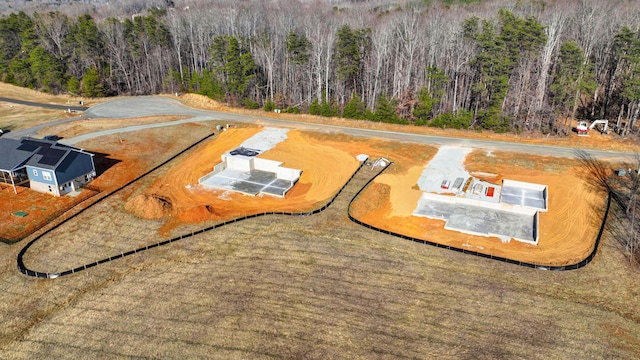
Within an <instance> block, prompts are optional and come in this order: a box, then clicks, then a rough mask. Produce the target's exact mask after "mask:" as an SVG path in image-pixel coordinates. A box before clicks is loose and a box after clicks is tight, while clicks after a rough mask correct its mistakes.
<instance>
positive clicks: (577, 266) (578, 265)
mask: <svg viewBox="0 0 640 360" xmlns="http://www.w3.org/2000/svg"><path fill="white" fill-rule="evenodd" d="M392 164H393V163H389V164H387V166H385V167H384V168H383V169H382V170H381V171H380V172H378V174H376V176H374V177H373V178H371V179H370V180H369V181H367V183H366V184H365V185H364V186H363V187H362V188H361V189H360V190H359V191H358V192H357V193H356V195H355V196H354V197H353V198H352V199H351V201H350V202H349V207H348V216H349V219H350V220H351V221H353V222H354V223H356V224H358V225H361V226H364V227H366V228H368V229H371V230H375V231H378V232H381V233H384V234H387V235H391V236H395V237H398V238H401V239H404V240H409V241H413V242H417V243H420V244H424V245H430V246H435V247H438V248H442V249H447V250H453V251H457V252H461V253H463V254H467V255H474V256H478V257H482V258H486V259H491V260H497V261H502V262H506V263H509V264H514V265H518V266H524V267H529V268H535V269H540V270H552V271H565V270H576V269H580V268H581V267H584V266H586V265H587V264H589V263H590V262H591V261H592V260H593V258H594V257H595V256H596V253H597V252H598V247H599V245H600V240H601V239H602V235H603V233H604V229H605V227H606V224H607V219H608V216H609V208H610V207H611V194H608V195H607V204H606V207H605V211H604V216H603V217H602V223H601V224H600V229H599V231H598V236H597V237H596V241H595V244H594V246H593V250H592V251H591V253H589V255H587V257H586V258H584V259H583V260H581V261H579V262H577V263H575V264H571V265H560V266H555V265H543V264H536V263H529V262H525V261H520V260H514V259H509V258H505V257H501V256H494V255H491V254H485V253H481V252H477V251H473V250H468V249H462V248H458V247H454V246H450V245H444V244H440V243H437V242H433V241H429V240H425V239H418V238H415V237H411V236H407V235H403V234H399V233H396V232H393V231H389V230H385V229H381V228H378V227H375V226H372V225H369V224H367V223H364V222H362V221H360V220H358V219H356V218H355V217H353V216H352V215H351V205H352V204H353V202H354V201H356V199H357V198H358V196H360V194H361V193H362V192H363V191H364V190H365V189H366V188H367V187H368V186H369V184H371V183H372V182H373V181H374V180H375V179H376V178H377V177H378V176H379V175H380V174H382V173H383V172H384V171H385V170H386V169H388V168H389V167H390V166H391V165H392Z"/></svg>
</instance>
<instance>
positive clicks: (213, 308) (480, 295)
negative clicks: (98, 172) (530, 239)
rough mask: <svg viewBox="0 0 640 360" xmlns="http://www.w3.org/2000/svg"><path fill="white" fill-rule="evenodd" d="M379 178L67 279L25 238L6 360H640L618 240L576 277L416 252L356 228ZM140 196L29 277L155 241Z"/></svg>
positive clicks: (6, 287)
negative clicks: (368, 185) (353, 213)
mask: <svg viewBox="0 0 640 360" xmlns="http://www.w3.org/2000/svg"><path fill="white" fill-rule="evenodd" d="M202 131H203V130H202V128H200V127H194V128H193V132H195V133H197V134H202ZM158 136H160V135H158ZM158 139H159V140H158V141H159V144H158V145H157V146H156V147H154V148H153V149H148V151H154V153H155V154H156V155H158V154H160V150H157V149H161V148H163V147H166V146H165V145H166V143H167V141H168V140H167V139H163V138H158ZM111 140H113V139H111ZM116 140H117V141H109V139H102V140H101V141H105V143H104V144H103V146H105V148H106V150H105V152H106V153H109V154H115V153H117V152H118V151H122V150H118V149H120V148H121V147H124V146H127V140H126V139H125V141H124V143H123V141H122V139H120V138H117V139H116ZM185 141H186V140H185ZM133 145H135V144H133ZM83 147H86V148H89V146H86V144H83ZM127 149H128V148H127ZM131 149H138V150H136V151H140V147H139V146H134V147H132V148H131ZM125 150H126V149H125ZM127 152H129V153H132V152H134V151H127ZM134 155H136V156H139V155H140V154H131V156H132V158H133V157H134ZM164 155H165V156H166V155H168V154H164ZM140 156H141V155H140ZM121 160H122V159H121ZM153 161H155V162H157V161H159V159H157V158H154V159H153ZM140 164H141V163H138V165H140ZM147 166H148V165H147ZM117 169H119V168H118V166H117V165H116V166H113V167H112V171H114V172H116V170H117ZM130 170H131V169H129V171H130ZM114 176H115V175H114ZM370 176H373V172H371V171H369V170H367V171H364V172H360V173H359V174H358V175H357V177H356V179H355V180H354V182H352V183H351V184H350V185H349V186H348V187H347V188H346V190H345V192H344V193H343V194H341V195H340V197H338V199H337V201H336V202H335V203H334V204H333V205H332V206H331V207H330V208H329V209H328V210H327V211H325V212H322V213H320V214H318V215H314V216H310V217H294V218H292V217H284V216H268V217H260V218H256V219H252V220H248V221H244V222H241V223H236V224H233V225H228V226H225V227H222V228H220V229H218V230H215V231H211V232H208V233H205V234H202V235H198V236H196V237H195V238H188V239H184V240H182V241H180V242H177V243H173V244H171V245H168V246H164V247H160V248H155V249H153V250H149V251H146V252H144V253H140V254H136V255H134V256H130V257H126V258H123V259H120V260H116V261H113V262H110V263H107V264H104V265H101V266H97V267H94V268H92V269H90V270H87V271H83V272H80V273H78V274H74V275H71V276H66V277H62V278H59V279H55V280H44V279H34V278H29V277H26V276H24V275H22V274H20V273H19V272H18V271H17V269H16V256H17V254H18V252H19V251H20V249H21V248H22V247H23V246H24V245H25V244H26V241H22V242H19V243H17V244H13V245H6V244H2V243H0V282H1V283H2V291H1V292H0V322H1V323H2V324H3V326H2V327H1V328H0V358H3V359H24V358H33V359H40V358H42V359H45V358H47V359H50V358H131V357H143V358H225V359H228V358H237V359H246V358H274V357H276V358H296V359H298V358H303V359H304V358H350V359H351V358H362V359H370V358H420V359H424V358H445V359H447V358H450V359H461V358H462V359H495V358H526V359H549V358H552V359H555V358H587V359H591V358H593V359H601V358H620V359H636V358H639V357H640V314H639V312H638V310H637V309H639V308H640V279H639V275H640V274H639V272H638V270H635V269H633V268H631V267H630V266H629V265H628V264H627V263H626V261H625V258H624V257H623V255H622V254H621V253H620V251H619V250H618V249H617V248H616V247H615V246H614V244H613V243H612V241H611V240H610V239H608V238H607V237H606V236H605V239H604V241H603V243H602V245H601V249H600V251H599V253H598V255H597V256H596V258H595V260H594V261H593V262H592V263H591V264H589V265H588V266H586V267H585V268H583V269H580V270H576V271H570V272H545V271H541V270H532V269H528V268H522V267H518V266H515V265H510V264H506V263H500V262H496V261H491V260H487V259H481V258H476V257H473V256H468V255H464V254H460V253H456V252H452V251H447V250H443V249H437V248H433V247H429V246H424V245H420V244H417V243H412V242H408V241H405V240H401V239H397V238H393V237H390V236H386V235H383V234H379V233H376V232H372V231H370V230H367V229H365V228H362V227H360V226H358V225H356V224H354V223H352V222H350V221H349V220H348V218H347V216H346V214H347V205H348V202H349V200H350V199H351V197H352V196H353V195H354V193H355V192H356V191H357V190H358V189H359V188H360V187H361V186H362V185H363V184H364V183H365V181H366V180H367V179H368V178H369V177H370ZM152 180H153V179H151V178H149V179H145V180H143V181H142V185H144V184H145V183H149V182H151V181H152ZM104 186H107V185H104ZM136 186H138V185H136ZM135 189H136V188H135V187H132V188H131V189H129V190H127V191H124V192H122V193H121V194H118V195H117V196H114V197H113V198H111V199H109V200H108V201H105V202H103V203H101V204H100V205H99V206H97V207H96V208H95V210H94V211H92V212H87V213H84V214H83V215H81V216H80V217H79V218H78V221H75V222H70V223H67V224H65V225H63V226H61V227H60V228H59V229H58V230H56V231H54V232H52V233H51V236H48V237H47V241H43V242H42V243H39V244H38V246H34V248H33V250H34V251H30V253H29V256H28V257H27V259H26V261H27V265H29V266H30V267H32V268H34V269H35V270H47V269H52V268H54V267H59V268H63V269H65V268H66V267H65V266H67V265H74V264H75V265H79V264H80V263H84V262H89V261H95V260H97V259H96V257H97V256H99V255H100V254H104V253H105V252H112V251H119V250H120V249H124V250H130V249H132V248H135V247H137V245H139V244H144V243H155V242H157V241H158V238H157V235H156V234H157V230H158V229H159V228H160V226H161V225H162V224H161V223H160V222H155V221H144V222H143V221H136V219H135V218H134V217H124V215H123V214H124V212H123V211H122V206H123V200H125V199H126V198H127V197H128V196H130V194H131V193H132V192H133V191H135ZM119 224H128V225H129V226H128V227H124V228H123V227H120V225H119ZM122 239H125V240H128V242H126V241H124V242H123V241H121V240H122ZM116 240H117V241H116ZM120 251H122V250H120Z"/></svg>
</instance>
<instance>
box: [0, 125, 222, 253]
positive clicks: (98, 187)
mask: <svg viewBox="0 0 640 360" xmlns="http://www.w3.org/2000/svg"><path fill="white" fill-rule="evenodd" d="M213 130H214V125H212V124H205V123H197V124H196V123H189V124H183V125H177V126H174V127H172V131H170V132H167V131H165V130H163V129H147V130H145V131H143V132H135V133H127V134H119V135H111V136H104V137H101V138H98V139H92V140H88V141H86V142H83V143H81V144H79V146H80V147H82V148H84V149H86V150H87V151H89V152H92V153H95V154H96V156H95V157H94V162H95V165H96V170H97V172H98V177H97V178H96V179H95V180H93V181H92V182H91V183H90V184H89V187H88V188H85V189H83V190H82V192H81V193H80V195H78V196H75V197H69V196H62V197H54V196H51V195H48V194H41V193H38V192H35V191H32V190H31V189H29V188H25V187H18V194H14V192H13V188H11V187H7V186H6V185H3V186H2V189H0V224H2V226H1V227H0V239H3V240H4V241H7V242H14V241H18V240H20V239H22V238H24V237H25V236H26V235H28V234H31V233H33V232H34V231H36V230H38V229H40V228H42V227H43V226H45V225H47V224H48V223H50V222H52V221H54V220H56V219H58V218H59V217H60V216H61V215H62V214H64V213H65V212H67V211H68V210H70V209H72V208H74V207H75V206H77V205H79V204H81V203H83V204H84V203H85V200H87V201H88V202H92V201H93V200H89V199H90V198H92V197H94V196H96V195H97V196H102V195H100V194H106V193H109V192H111V191H113V190H115V189H117V188H118V187H120V186H122V185H124V184H126V183H127V182H129V181H131V180H133V179H135V178H136V177H138V176H140V175H142V174H143V173H144V172H145V171H147V170H149V169H151V168H152V167H154V166H155V165H157V164H159V163H160V162H161V161H163V159H165V158H167V157H168V156H170V155H171V154H173V153H177V152H178V151H180V150H182V149H184V148H186V147H188V146H189V145H191V144H192V143H193V142H195V141H197V140H199V139H200V138H202V137H204V134H207V133H210V132H211V131H213ZM161 198H163V199H164V197H162V196H161ZM139 201H140V200H139ZM149 203H152V201H149ZM151 207H153V205H151ZM17 211H23V212H27V213H28V215H27V216H26V217H18V216H14V215H13V214H14V213H15V212H17ZM150 212H154V211H150ZM160 213H162V211H160Z"/></svg>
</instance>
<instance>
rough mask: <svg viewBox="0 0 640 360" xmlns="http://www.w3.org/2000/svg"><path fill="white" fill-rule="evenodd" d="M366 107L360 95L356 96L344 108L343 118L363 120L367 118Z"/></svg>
mask: <svg viewBox="0 0 640 360" xmlns="http://www.w3.org/2000/svg"><path fill="white" fill-rule="evenodd" d="M365 110H366V105H365V103H364V102H363V101H362V98H361V97H360V96H359V95H358V94H354V95H353V96H352V97H351V100H349V102H348V103H347V105H346V106H345V107H344V110H343V112H342V116H343V117H345V118H347V119H358V120H362V119H364V118H365Z"/></svg>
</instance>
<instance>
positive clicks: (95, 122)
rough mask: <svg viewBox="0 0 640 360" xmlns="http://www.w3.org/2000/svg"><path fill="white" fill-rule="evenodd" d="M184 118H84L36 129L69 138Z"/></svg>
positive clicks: (41, 133) (41, 132)
mask: <svg viewBox="0 0 640 360" xmlns="http://www.w3.org/2000/svg"><path fill="white" fill-rule="evenodd" d="M180 119H184V117H183V116H148V117H138V118H131V119H128V118H125V119H120V118H118V119H85V120H78V121H73V122H71V123H65V124H60V125H55V126H50V127H47V128H46V129H43V130H40V131H38V135H40V136H46V135H49V134H56V135H57V136H59V137H61V138H70V137H74V136H78V135H82V134H86V133H91V132H97V131H102V130H109V129H118V128H122V127H127V126H134V125H145V124H155V123H160V122H169V121H176V120H180Z"/></svg>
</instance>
